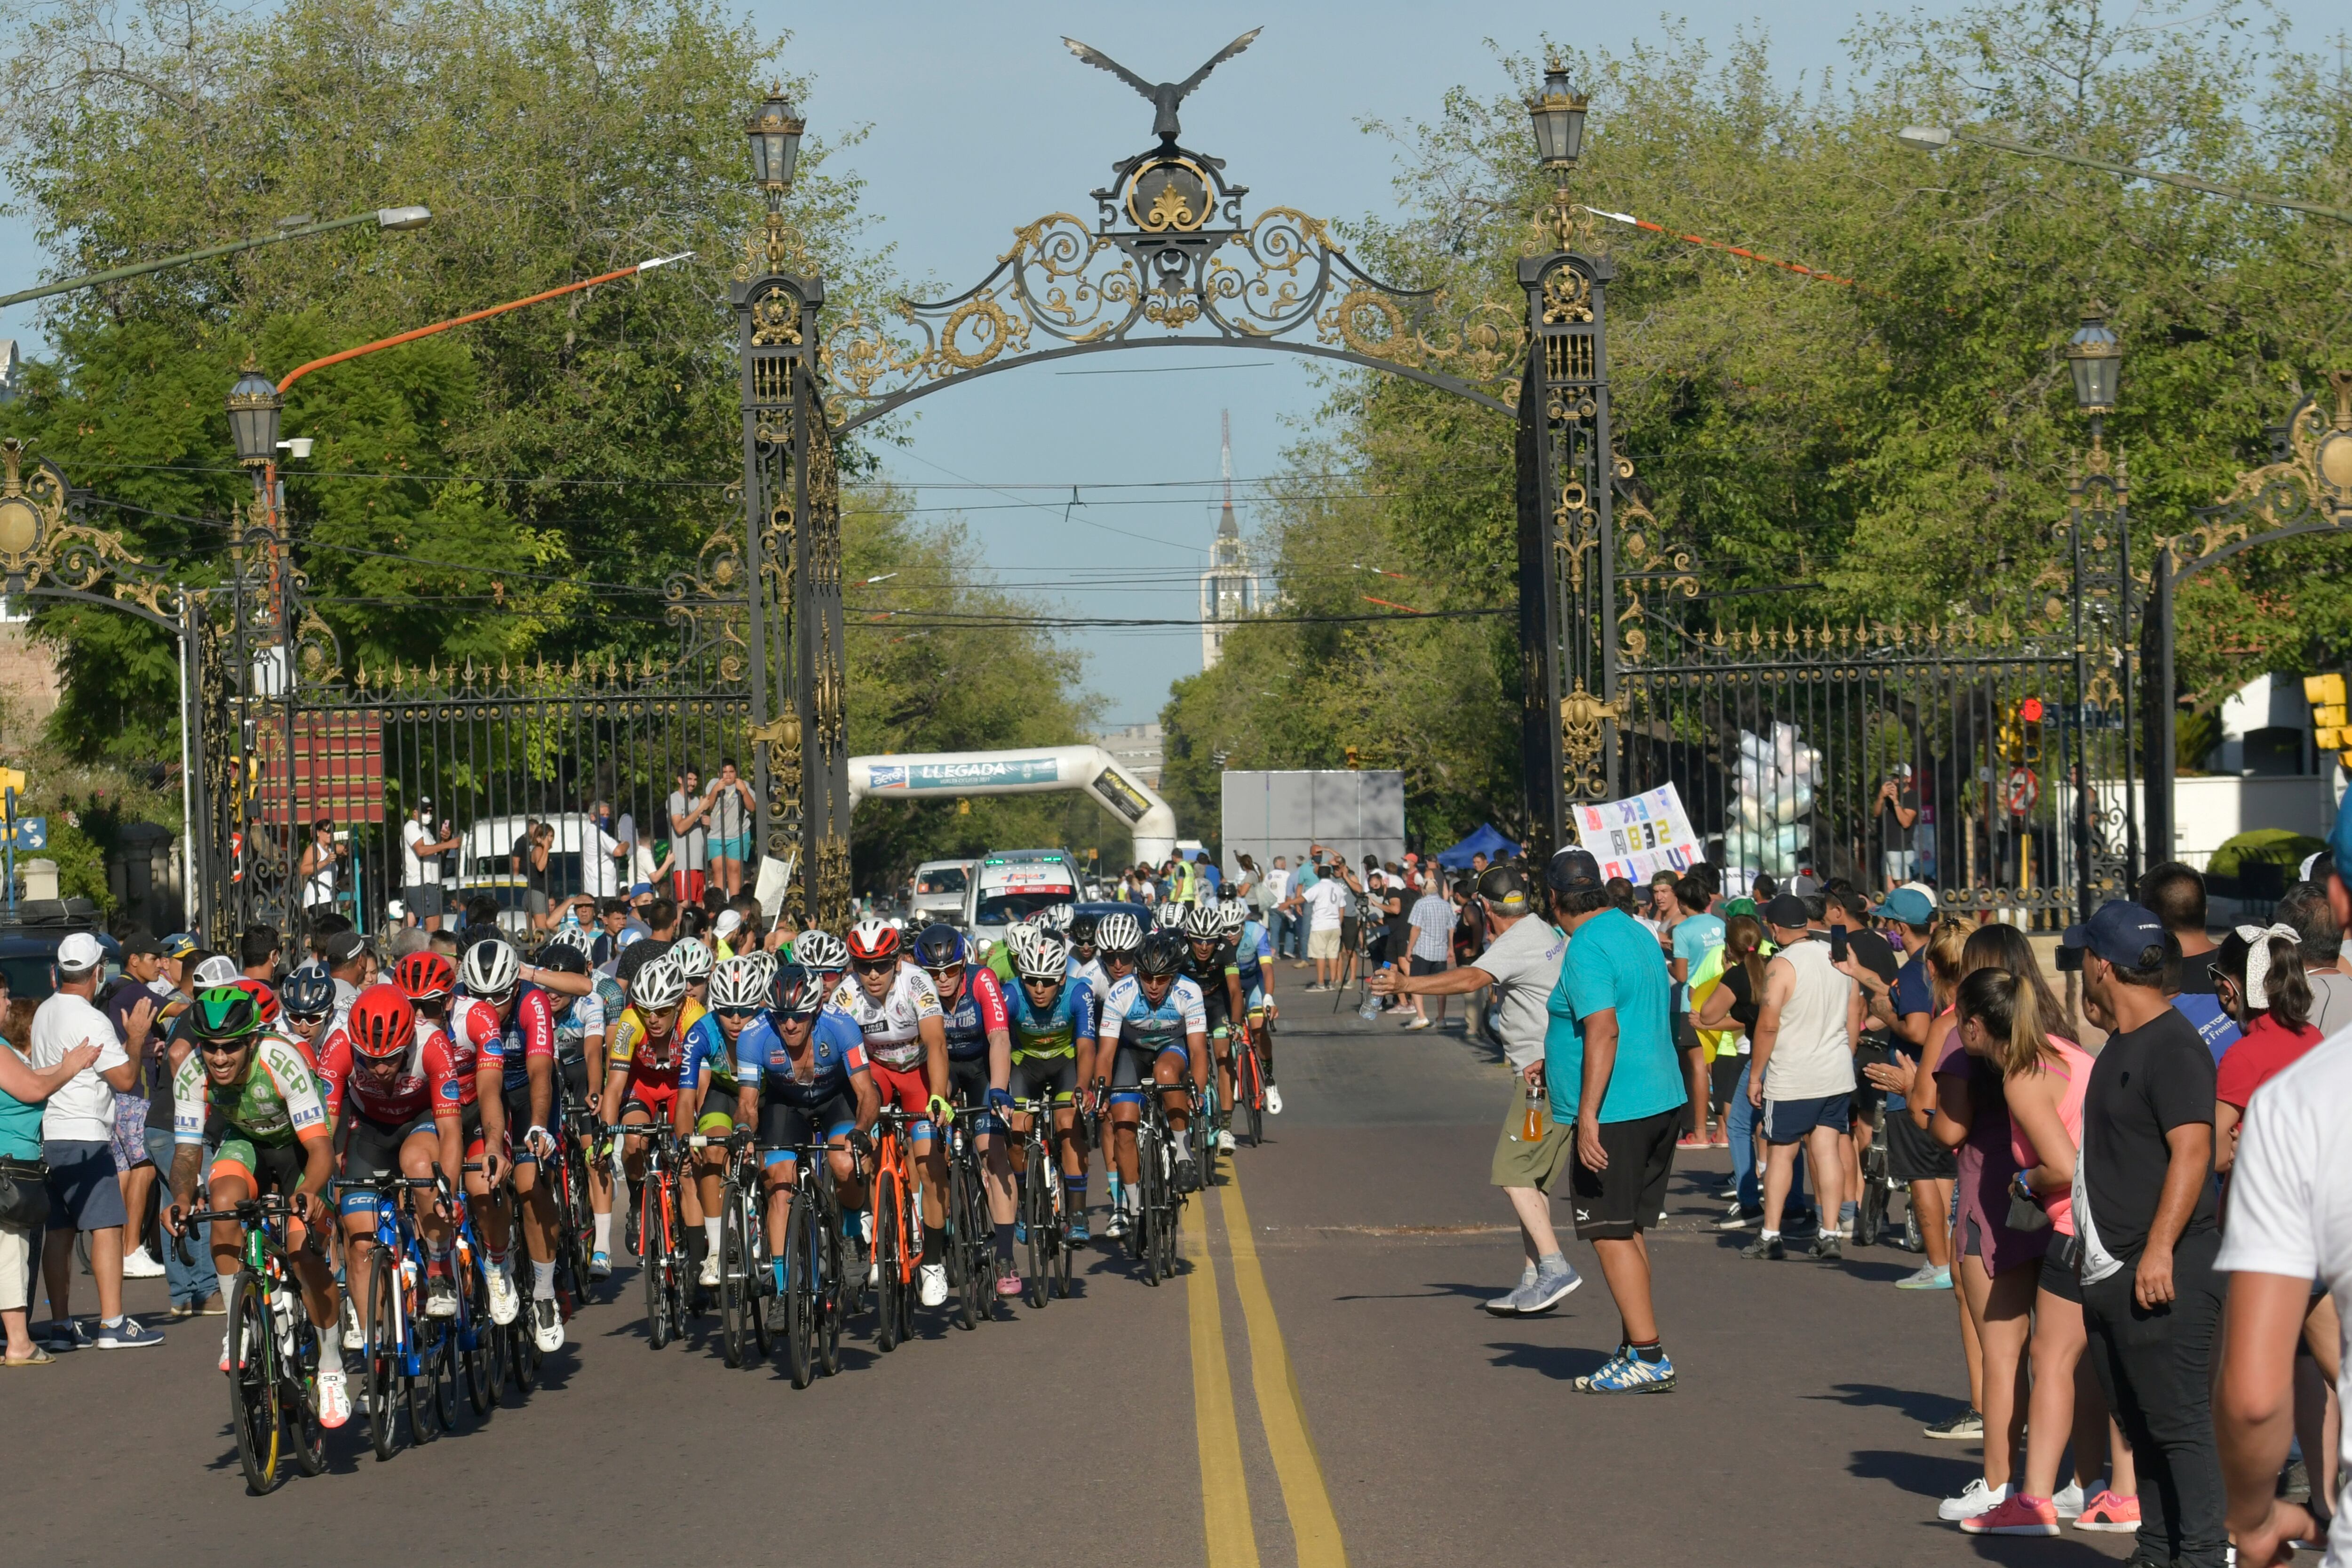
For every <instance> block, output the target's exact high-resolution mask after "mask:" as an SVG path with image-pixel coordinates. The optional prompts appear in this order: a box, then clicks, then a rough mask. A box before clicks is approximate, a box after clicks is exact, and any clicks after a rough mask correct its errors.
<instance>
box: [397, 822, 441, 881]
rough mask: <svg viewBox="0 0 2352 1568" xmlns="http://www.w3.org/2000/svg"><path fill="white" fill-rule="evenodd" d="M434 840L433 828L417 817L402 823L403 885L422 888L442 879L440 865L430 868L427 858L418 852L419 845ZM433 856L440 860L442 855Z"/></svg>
mask: <svg viewBox="0 0 2352 1568" xmlns="http://www.w3.org/2000/svg"><path fill="white" fill-rule="evenodd" d="M432 842H433V830H432V829H431V828H429V827H427V826H425V824H424V823H422V822H420V821H418V820H417V819H416V818H415V817H413V816H412V817H410V818H409V819H408V820H407V821H406V822H404V823H403V824H401V827H400V885H401V886H402V887H404V888H422V887H425V886H428V885H432V884H437V883H438V882H439V881H440V880H441V871H440V868H439V867H438V866H437V865H436V866H435V867H434V868H430V869H428V868H426V866H425V858H424V857H423V856H420V855H419V854H417V853H416V847H417V846H418V845H420V844H430V843H432ZM439 858H440V857H439V856H437V855H436V856H435V857H434V859H435V860H436V861H438V860H439Z"/></svg>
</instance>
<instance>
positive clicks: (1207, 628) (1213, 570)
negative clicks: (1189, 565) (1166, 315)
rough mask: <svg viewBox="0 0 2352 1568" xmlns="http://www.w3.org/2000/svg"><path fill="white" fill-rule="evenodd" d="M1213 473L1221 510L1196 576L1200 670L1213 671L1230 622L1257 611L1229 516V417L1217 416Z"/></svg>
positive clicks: (1235, 523) (1238, 534)
mask: <svg viewBox="0 0 2352 1568" xmlns="http://www.w3.org/2000/svg"><path fill="white" fill-rule="evenodd" d="M1217 423H1218V432H1219V437H1220V452H1219V472H1220V474H1221V476H1222V477H1223V480H1224V506H1223V510H1221V511H1220V512H1219V513H1218V516H1217V533H1216V537H1215V538H1214V539H1213V540H1211V541H1210V542H1209V569H1208V570H1207V571H1205V572H1203V573H1202V574H1201V668H1202V669H1208V668H1213V666H1214V665H1215V664H1216V662H1217V658H1218V657H1219V656H1220V655H1221V654H1223V652H1224V645H1225V637H1226V635H1227V634H1228V633H1229V632H1231V630H1232V629H1233V626H1234V622H1236V621H1240V620H1243V619H1244V618H1246V617H1248V616H1254V615H1255V614H1256V613H1257V612H1258V610H1259V609H1260V608H1262V607H1263V606H1261V605H1260V604H1259V602H1258V585H1257V579H1256V577H1255V575H1253V574H1251V572H1250V564H1249V546H1247V545H1246V544H1244V543H1243V542H1242V525H1241V520H1240V519H1238V518H1236V517H1235V516H1234V416H1233V414H1232V412H1231V411H1230V410H1227V411H1225V412H1224V413H1223V414H1220V415H1219V416H1218V421H1217Z"/></svg>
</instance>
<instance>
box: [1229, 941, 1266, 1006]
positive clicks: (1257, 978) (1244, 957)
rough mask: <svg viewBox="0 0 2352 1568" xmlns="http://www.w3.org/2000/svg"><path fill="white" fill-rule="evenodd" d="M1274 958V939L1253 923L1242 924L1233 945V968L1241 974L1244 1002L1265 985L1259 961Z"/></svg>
mask: <svg viewBox="0 0 2352 1568" xmlns="http://www.w3.org/2000/svg"><path fill="white" fill-rule="evenodd" d="M1273 956H1274V939H1273V938H1272V937H1270V936H1268V935H1266V931H1265V927H1264V926H1262V925H1260V924H1258V923H1257V921H1243V922H1242V934H1241V937H1240V939H1239V940H1238V941H1237V942H1235V943H1234V968H1236V969H1238V970H1240V971H1241V972H1242V997H1243V999H1244V1001H1246V1000H1247V999H1248V997H1249V994H1250V993H1251V992H1253V991H1256V990H1259V989H1261V988H1262V987H1263V985H1264V984H1265V976H1264V974H1263V973H1261V972H1260V969H1259V961H1260V960H1262V959H1267V958H1272V957H1273Z"/></svg>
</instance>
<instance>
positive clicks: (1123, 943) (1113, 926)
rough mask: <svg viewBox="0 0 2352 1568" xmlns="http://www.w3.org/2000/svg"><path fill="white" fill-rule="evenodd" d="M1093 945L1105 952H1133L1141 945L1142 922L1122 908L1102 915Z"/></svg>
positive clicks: (1096, 928)
mask: <svg viewBox="0 0 2352 1568" xmlns="http://www.w3.org/2000/svg"><path fill="white" fill-rule="evenodd" d="M1095 945H1096V946H1097V947H1099V948H1100V949H1102V951H1103V952H1134V951H1135V950H1136V949H1137V948H1139V947H1141V946H1142V945H1143V922H1142V921H1139V920H1137V919H1136V918H1135V917H1134V916H1133V915H1130V914H1128V913H1127V912H1125V911H1124V910H1121V911H1118V912H1117V913H1113V914H1108V915H1105V916H1103V918H1102V923H1101V924H1099V925H1097V926H1096V927H1095Z"/></svg>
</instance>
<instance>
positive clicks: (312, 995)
mask: <svg viewBox="0 0 2352 1568" xmlns="http://www.w3.org/2000/svg"><path fill="white" fill-rule="evenodd" d="M278 1002H279V1003H280V1004H281V1005H283V1006H284V1007H285V1009H286V1011H287V1012H288V1013H289V1014H291V1015H293V1016H295V1017H298V1018H323V1017H325V1016H327V1015H328V1014H330V1013H331V1012H333V1011H334V1010H335V981H334V976H332V975H331V974H329V973H327V970H326V966H325V965H324V964H320V963H306V964H304V965H302V966H301V967H300V968H299V969H297V970H296V971H294V973H291V974H289V975H288V976H287V977H286V984H284V985H282V986H280V987H279V988H278Z"/></svg>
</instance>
